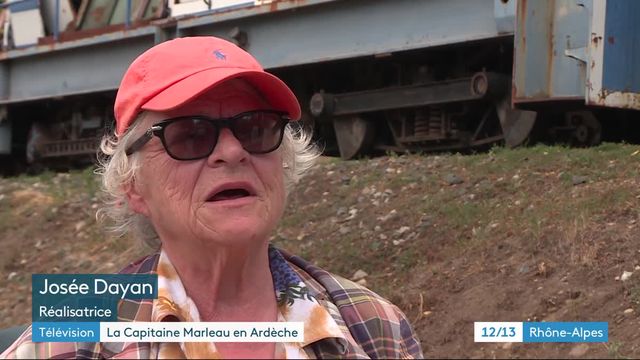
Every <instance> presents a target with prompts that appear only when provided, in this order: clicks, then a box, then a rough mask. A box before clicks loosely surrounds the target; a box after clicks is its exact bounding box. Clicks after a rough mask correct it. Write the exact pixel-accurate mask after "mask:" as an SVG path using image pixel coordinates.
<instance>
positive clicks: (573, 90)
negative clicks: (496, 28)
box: [512, 0, 591, 103]
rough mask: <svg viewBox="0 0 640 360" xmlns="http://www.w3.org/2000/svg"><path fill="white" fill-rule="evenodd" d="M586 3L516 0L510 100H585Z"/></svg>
mask: <svg viewBox="0 0 640 360" xmlns="http://www.w3.org/2000/svg"><path fill="white" fill-rule="evenodd" d="M590 6H591V1H590V0H555V1H527V0H520V1H519V2H518V8H517V11H516V13H517V20H516V32H515V38H514V44H515V54H514V60H515V61H514V68H513V81H514V84H513V90H514V91H513V96H512V97H513V102H514V103H525V102H528V103H530V102H538V101H540V102H542V101H560V100H563V99H580V98H584V96H585V82H586V60H587V59H586V47H587V43H588V41H589V36H588V34H589V24H590Z"/></svg>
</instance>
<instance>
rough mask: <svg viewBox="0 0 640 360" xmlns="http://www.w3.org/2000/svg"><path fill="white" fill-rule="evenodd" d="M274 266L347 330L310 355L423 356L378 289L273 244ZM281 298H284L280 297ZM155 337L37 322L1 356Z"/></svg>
mask: <svg viewBox="0 0 640 360" xmlns="http://www.w3.org/2000/svg"><path fill="white" fill-rule="evenodd" d="M269 255H270V256H269V259H270V266H271V271H272V275H273V278H274V286H275V287H276V292H278V287H279V285H278V284H279V283H282V281H283V280H282V279H285V280H286V279H287V278H288V279H291V276H295V278H296V279H299V280H301V281H302V282H303V283H304V285H306V287H307V290H308V293H309V295H310V296H311V297H312V298H314V299H315V300H316V301H317V302H318V303H319V304H320V305H321V306H322V307H324V309H325V310H326V311H327V312H328V313H329V314H330V315H331V317H332V318H333V320H334V321H335V323H336V324H337V326H338V328H339V329H340V332H341V333H342V336H339V335H336V336H331V337H323V338H321V339H319V340H317V341H314V342H312V343H309V344H303V345H304V346H303V349H302V350H303V351H304V352H305V353H306V355H307V356H308V357H309V358H345V359H347V358H348V359H368V358H403V359H410V358H422V350H421V348H420V344H419V342H418V340H417V338H416V336H415V334H414V332H413V330H412V328H411V325H410V324H409V322H408V320H407V319H406V317H405V315H404V314H403V313H402V312H401V311H400V310H399V309H398V308H397V307H396V306H395V305H393V304H391V303H390V302H388V301H387V300H385V299H383V298H382V297H380V296H378V295H377V294H375V293H373V292H372V291H370V290H368V289H366V288H364V287H362V286H359V285H358V284H355V283H354V282H352V281H349V280H346V279H344V278H341V277H339V276H336V275H333V274H331V273H329V272H327V271H325V270H322V269H320V268H318V267H316V266H314V265H311V264H309V263H308V262H306V261H304V260H303V259H301V258H299V257H297V256H292V255H289V254H288V253H286V252H284V251H282V250H277V249H275V248H273V247H272V248H270V254H269ZM159 259H160V253H157V254H154V255H151V256H148V257H145V258H143V259H141V260H139V261H137V262H135V263H133V264H131V265H129V266H128V267H126V268H125V269H124V270H122V271H121V273H124V274H155V273H157V270H158V262H159ZM279 300H281V299H279ZM153 311H154V301H153V300H123V301H121V302H120V304H119V307H118V320H119V321H152V318H153V317H152V313H153ZM153 346H154V345H153V344H152V343H138V342H124V343H99V342H98V343H88V342H76V343H34V342H32V341H31V327H29V328H28V329H27V331H25V333H24V334H22V335H21V336H20V338H18V340H16V342H15V343H14V344H13V345H11V346H10V347H9V348H8V349H7V350H6V351H5V352H4V353H3V354H1V355H0V358H9V359H13V358H58V359H60V358H88V359H99V358H127V359H131V358H133V359H142V358H149V357H155V356H157V354H158V353H157V349H155V350H154V349H153Z"/></svg>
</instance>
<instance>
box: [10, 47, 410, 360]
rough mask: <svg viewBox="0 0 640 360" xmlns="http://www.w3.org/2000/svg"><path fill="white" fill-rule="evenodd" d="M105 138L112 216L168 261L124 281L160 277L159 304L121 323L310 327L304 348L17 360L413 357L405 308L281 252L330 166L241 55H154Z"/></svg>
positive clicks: (185, 50) (127, 310) (287, 95)
mask: <svg viewBox="0 0 640 360" xmlns="http://www.w3.org/2000/svg"><path fill="white" fill-rule="evenodd" d="M115 117H116V131H115V136H112V137H108V138H107V139H105V140H104V141H103V144H102V151H103V152H104V154H105V155H106V156H107V158H106V159H105V161H103V168H102V176H103V185H104V188H105V190H106V192H107V193H108V194H109V195H110V199H111V200H110V202H109V206H108V207H106V209H105V212H104V214H105V215H108V216H109V217H111V218H112V219H114V220H115V222H116V224H117V228H118V229H119V230H120V231H123V232H127V231H135V232H136V233H137V234H138V236H141V237H143V238H144V239H145V240H146V241H147V242H149V243H150V244H152V245H158V248H159V250H158V253H156V254H154V255H151V256H148V257H146V258H144V259H142V260H140V261H138V262H137V263H134V264H132V265H130V266H129V267H127V268H126V269H124V270H123V273H157V274H158V284H159V296H158V299H156V300H153V301H151V300H148V301H131V300H129V301H125V302H123V303H121V304H120V307H119V314H118V315H119V319H120V320H121V321H127V320H128V321H301V322H304V329H305V331H304V341H303V342H302V343H223V342H222V343H215V344H214V343H66V344H61V343H58V344H49V345H48V346H45V345H42V344H41V343H39V344H34V343H32V342H31V336H30V331H29V330H28V331H27V332H26V333H25V334H23V336H22V337H21V338H20V339H19V340H18V341H17V342H16V343H15V344H14V345H12V347H11V348H9V349H8V350H7V352H6V353H5V354H3V355H4V356H6V357H16V356H44V357H51V356H68V357H115V358H119V357H120V358H149V357H152V358H178V357H188V358H313V357H318V358H337V357H339V358H369V357H384V358H389V357H393V358H398V357H401V358H411V357H421V356H422V353H421V349H420V345H419V344H418V341H417V339H416V337H415V335H414V333H413V331H412V329H411V327H410V325H409V323H408V321H407V320H406V318H405V316H404V315H403V314H402V313H401V312H400V311H399V310H398V308H397V307H395V306H394V305H392V304H390V303H389V302H387V301H386V300H384V299H382V298H380V297H379V296H378V295H376V294H374V293H372V292H371V291H369V290H367V289H365V288H362V287H360V286H359V285H357V284H354V283H353V282H350V281H348V280H345V279H342V278H340V277H338V276H335V275H332V274H330V273H328V272H326V271H324V270H322V269H319V268H317V267H315V266H313V265H311V264H308V263H306V262H305V261H303V260H302V259H300V258H297V257H295V256H291V255H289V254H287V253H285V252H283V251H281V250H278V249H276V248H274V247H272V246H270V244H269V242H268V239H269V235H270V234H271V232H272V231H273V230H274V229H275V227H276V225H277V223H278V221H279V220H280V219H281V217H282V215H283V211H284V204H285V199H286V194H287V192H288V190H290V188H291V186H292V185H293V184H294V183H295V182H297V181H298V179H299V178H300V177H301V176H302V174H303V173H304V172H305V170H307V169H308V168H309V166H310V165H311V163H312V162H313V160H314V159H315V158H316V157H317V151H316V150H315V149H314V148H313V147H312V146H310V145H309V141H310V140H309V137H308V136H305V135H302V134H297V135H295V136H294V134H293V131H292V130H291V128H290V127H288V126H287V123H288V122H289V121H294V120H297V119H299V118H300V106H299V104H298V102H297V100H296V98H295V96H294V95H293V93H292V92H291V90H290V89H289V88H288V87H287V86H286V85H285V84H284V83H283V82H282V81H280V80H279V79H277V78H276V77H274V76H273V75H270V74H268V73H266V72H264V71H263V70H262V68H261V66H260V65H259V64H258V63H257V61H256V60H255V59H254V58H253V57H251V56H250V55H249V54H248V53H246V52H245V51H243V50H241V49H240V48H238V47H236V46H235V45H233V44H231V43H229V42H226V41H224V40H221V39H217V38H214V37H192V38H181V39H176V40H172V41H168V42H165V43H162V44H160V45H157V46H155V47H154V48H152V49H150V50H148V51H147V52H145V53H144V54H142V55H141V56H140V57H139V58H138V59H136V60H135V61H134V62H133V64H132V65H131V66H130V68H129V69H128V70H127V72H126V74H125V76H124V78H123V80H122V83H121V86H120V88H119V90H118V95H117V97H116V101H115Z"/></svg>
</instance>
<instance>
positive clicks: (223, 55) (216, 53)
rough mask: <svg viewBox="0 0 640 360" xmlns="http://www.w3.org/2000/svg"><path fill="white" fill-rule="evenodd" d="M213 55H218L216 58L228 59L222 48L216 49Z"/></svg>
mask: <svg viewBox="0 0 640 360" xmlns="http://www.w3.org/2000/svg"><path fill="white" fill-rule="evenodd" d="M213 55H215V56H216V59H218V60H227V55H225V54H224V53H223V52H222V51H220V50H215V51H214V52H213Z"/></svg>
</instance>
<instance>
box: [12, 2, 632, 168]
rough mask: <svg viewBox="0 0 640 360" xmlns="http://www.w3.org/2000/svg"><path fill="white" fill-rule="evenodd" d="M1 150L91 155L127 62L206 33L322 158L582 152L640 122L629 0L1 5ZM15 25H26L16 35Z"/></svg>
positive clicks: (21, 157) (33, 156)
mask: <svg viewBox="0 0 640 360" xmlns="http://www.w3.org/2000/svg"><path fill="white" fill-rule="evenodd" d="M2 6H3V8H4V11H3V12H2V15H0V23H3V24H4V25H3V26H2V27H1V28H2V29H3V30H4V31H3V49H2V52H0V154H3V155H4V158H5V159H8V160H7V161H16V160H17V161H23V162H38V161H46V162H51V161H64V162H67V161H70V160H72V159H78V158H87V156H88V155H92V154H94V153H95V147H96V141H97V140H96V139H98V138H99V137H100V135H102V134H103V133H104V131H105V130H104V129H105V128H109V127H110V126H111V124H112V110H111V105H112V102H113V98H114V95H115V91H116V89H117V86H118V82H119V79H120V78H121V76H122V74H123V73H124V70H125V69H126V67H127V65H128V64H129V63H130V62H131V61H132V60H133V59H134V58H135V57H136V56H137V55H138V54H140V53H142V52H143V51H144V50H145V49H147V48H149V47H151V46H153V45H154V44H155V43H158V42H162V41H166V40H168V39H171V38H175V37H181V36H198V35H215V36H219V37H223V38H227V39H229V40H231V41H234V42H235V43H236V44H238V45H239V46H241V47H243V48H244V49H246V50H247V51H249V52H251V53H252V54H253V55H254V56H255V57H256V58H257V59H258V60H259V61H260V62H261V63H262V64H263V65H264V66H265V68H266V69H268V70H269V71H271V72H273V73H275V74H277V75H278V76H280V77H282V78H283V79H284V80H285V81H286V82H287V83H288V84H289V85H290V86H291V87H292V88H293V89H294V91H295V92H296V94H297V95H298V97H299V99H300V101H301V103H302V105H303V109H304V124H305V125H306V126H309V127H313V128H314V130H315V131H316V134H317V136H318V137H319V138H320V139H321V140H322V141H323V142H324V143H325V144H326V151H327V152H328V153H333V154H340V156H342V157H343V158H345V159H349V158H353V157H357V156H359V155H361V154H364V153H367V152H370V151H388V150H393V151H404V150H461V149H469V148H473V147H480V146H485V145H488V144H494V143H496V142H504V143H506V144H507V145H508V146H517V145H520V144H522V143H523V142H526V141H527V139H529V138H530V137H531V135H532V133H537V132H541V133H543V134H544V135H545V136H550V137H551V138H558V139H561V140H565V141H569V142H572V143H574V144H578V145H592V144H596V143H598V142H599V141H601V140H602V139H603V137H605V138H615V137H616V136H618V133H623V134H630V133H633V132H631V131H629V129H635V127H636V126H638V125H640V118H639V115H638V110H640V71H638V70H637V64H638V61H639V60H640V58H639V57H640V54H639V52H640V46H638V44H640V28H639V25H638V22H637V21H636V19H639V18H640V13H639V12H640V2H637V1H634V0H555V1H531V0H530V1H525V0H519V1H516V0H424V1H414V0H305V1H300V0H273V1H268V0H251V1H250V0H218V1H216V0H213V1H208V2H205V1H201V0H191V1H176V0H12V1H8V2H4V4H3V5H2ZM25 29H26V30H25Z"/></svg>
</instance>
